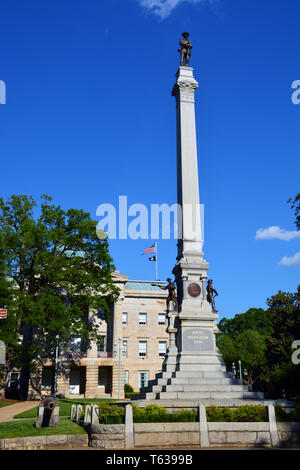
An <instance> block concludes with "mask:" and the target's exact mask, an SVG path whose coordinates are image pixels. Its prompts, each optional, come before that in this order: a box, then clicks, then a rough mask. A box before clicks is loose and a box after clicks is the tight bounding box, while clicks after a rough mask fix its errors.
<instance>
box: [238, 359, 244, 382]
mask: <svg viewBox="0 0 300 470" xmlns="http://www.w3.org/2000/svg"><path fill="white" fill-rule="evenodd" d="M239 369H240V382H241V384H242V383H243V377H242V361H241V360H240V359H239Z"/></svg>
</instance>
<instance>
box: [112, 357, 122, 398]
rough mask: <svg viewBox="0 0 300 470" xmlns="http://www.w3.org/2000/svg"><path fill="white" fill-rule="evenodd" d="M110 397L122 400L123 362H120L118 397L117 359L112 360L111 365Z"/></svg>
mask: <svg viewBox="0 0 300 470" xmlns="http://www.w3.org/2000/svg"><path fill="white" fill-rule="evenodd" d="M111 397H112V398H117V399H118V398H120V399H121V400H124V364H123V362H121V365H120V397H119V363H118V361H117V360H115V361H114V365H113V367H112V389H111Z"/></svg>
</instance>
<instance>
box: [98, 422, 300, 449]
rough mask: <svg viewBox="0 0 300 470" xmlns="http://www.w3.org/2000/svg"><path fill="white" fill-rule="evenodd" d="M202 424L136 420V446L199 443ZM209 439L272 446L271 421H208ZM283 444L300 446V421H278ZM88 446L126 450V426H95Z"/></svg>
mask: <svg viewBox="0 0 300 470" xmlns="http://www.w3.org/2000/svg"><path fill="white" fill-rule="evenodd" d="M199 424H200V423H135V424H133V442H134V445H133V448H145V447H153V448H158V445H159V447H163V446H187V445H189V446H199V448H200V447H201V444H200V438H201V433H200V426H199ZM207 424H208V442H209V445H210V446H211V445H213V446H220V447H221V446H228V445H230V446H243V447H245V446H249V447H272V442H271V433H270V424H269V422H265V423H260V422H258V423H207ZM277 426H278V432H279V440H280V446H282V447H284V446H291V445H292V446H298V447H300V423H278V424H277ZM89 445H90V446H92V447H99V448H103V449H123V448H128V447H127V446H125V425H124V424H122V425H121V424H109V425H100V424H99V425H92V426H91V428H90V439H89Z"/></svg>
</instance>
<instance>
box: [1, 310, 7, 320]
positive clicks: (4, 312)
mask: <svg viewBox="0 0 300 470" xmlns="http://www.w3.org/2000/svg"><path fill="white" fill-rule="evenodd" d="M5 318H7V310H6V308H0V319H5Z"/></svg>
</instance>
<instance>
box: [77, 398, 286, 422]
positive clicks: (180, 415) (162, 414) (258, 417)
mask: <svg viewBox="0 0 300 470" xmlns="http://www.w3.org/2000/svg"><path fill="white" fill-rule="evenodd" d="M98 406H99V423H100V424H121V423H124V422H125V408H124V407H121V406H117V405H109V404H106V403H103V404H99V405H98ZM132 409H133V422H134V423H174V422H196V421H198V413H197V412H195V411H189V410H182V411H179V412H177V413H168V412H167V411H166V409H165V408H163V407H161V406H158V405H148V406H146V407H145V408H138V407H137V406H135V405H134V404H132ZM278 409H279V408H278ZM84 411H85V406H84V408H83V411H82V415H81V418H82V419H83V417H84ZM279 411H280V410H279ZM281 413H282V412H281ZM283 413H285V412H284V410H283ZM206 416H207V421H208V422H248V423H249V422H259V421H260V422H263V421H267V420H268V415H267V408H266V407H265V406H262V405H252V406H251V405H245V406H239V407H238V408H236V409H232V408H228V407H216V406H209V407H207V408H206ZM276 416H279V415H278V411H277V409H276ZM285 417H286V414H285V415H283V414H282V418H283V419H281V421H285V420H287V419H286V418H285ZM290 418H292V416H290ZM279 420H280V419H279ZM289 420H290V421H291V420H293V419H289Z"/></svg>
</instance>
